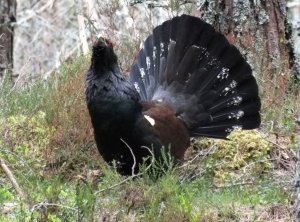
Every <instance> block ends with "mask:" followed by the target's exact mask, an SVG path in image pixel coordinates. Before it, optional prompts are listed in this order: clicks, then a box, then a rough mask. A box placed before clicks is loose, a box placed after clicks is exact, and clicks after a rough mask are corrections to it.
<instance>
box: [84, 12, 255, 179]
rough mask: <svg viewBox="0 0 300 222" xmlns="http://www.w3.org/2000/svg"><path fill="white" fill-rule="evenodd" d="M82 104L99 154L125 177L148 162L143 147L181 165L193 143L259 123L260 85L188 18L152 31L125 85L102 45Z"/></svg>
mask: <svg viewBox="0 0 300 222" xmlns="http://www.w3.org/2000/svg"><path fill="white" fill-rule="evenodd" d="M86 99H87V106H88V109H89V112H90V116H91V120H92V124H93V127H94V134H95V140H96V143H97V147H98V149H99V151H100V153H101V155H102V156H103V158H104V159H105V160H106V161H107V162H108V163H112V162H113V161H115V162H116V165H117V169H118V171H119V172H120V173H122V174H126V175H128V174H132V173H136V172H138V169H139V168H138V166H139V164H141V163H142V162H143V159H144V158H147V157H149V156H150V151H149V150H148V149H146V148H145V147H148V148H150V149H152V150H153V154H154V156H155V157H157V158H159V157H160V156H161V150H162V147H165V148H166V149H165V151H170V154H171V155H172V156H173V157H174V158H175V159H177V160H180V159H182V158H183V155H184V152H185V151H186V149H187V148H188V146H189V138H190V137H191V136H193V137H198V136H209V137H216V138H226V136H227V135H228V133H229V132H230V131H232V130H233V129H234V128H237V127H239V128H243V129H252V128H255V127H258V126H259V124H260V116H259V110H260V100H259V97H258V89H257V84H256V81H255V79H254V77H253V76H252V72H251V68H250V67H249V65H248V64H247V62H246V61H245V60H244V59H243V57H242V56H241V54H240V53H239V52H238V50H237V49H236V48H235V47H234V46H232V45H230V44H229V43H228V41H227V40H226V39H225V37H223V36H222V35H221V34H219V33H217V32H215V31H214V30H213V28H212V27H211V26H210V25H208V24H206V23H204V22H203V21H201V20H200V19H198V18H195V17H192V16H187V15H183V16H181V17H175V18H174V19H172V20H169V21H167V22H165V23H163V24H162V25H161V26H158V27H157V28H156V29H154V31H153V35H150V36H149V37H148V38H147V40H146V41H145V45H144V48H143V49H141V51H140V53H139V55H138V57H137V60H136V62H135V64H134V65H133V67H132V70H131V72H130V77H129V79H127V78H125V76H124V75H123V74H122V73H121V72H120V69H119V67H118V64H117V57H116V55H115V53H114V51H113V47H112V44H111V42H110V41H108V40H105V39H103V38H101V39H99V40H98V42H96V43H95V45H94V46H93V55H92V60H91V67H90V69H89V71H88V74H87V89H86ZM168 148H170V150H169V149H168Z"/></svg>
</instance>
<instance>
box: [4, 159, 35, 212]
mask: <svg viewBox="0 0 300 222" xmlns="http://www.w3.org/2000/svg"><path fill="white" fill-rule="evenodd" d="M0 165H1V168H2V169H3V171H4V173H5V174H6V176H7V177H8V179H9V181H10V182H11V184H12V186H13V187H14V189H15V190H16V191H17V193H18V194H19V196H20V197H21V199H22V200H23V201H24V203H25V204H26V205H27V207H28V206H29V205H28V204H27V202H26V200H27V198H26V194H25V192H24V191H23V189H22V188H21V187H20V186H19V184H18V182H17V180H16V178H15V176H14V175H13V173H12V171H11V170H10V169H9V167H8V166H7V165H6V163H5V161H4V160H3V159H2V158H1V157H0Z"/></svg>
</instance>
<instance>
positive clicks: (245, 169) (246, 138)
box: [198, 130, 272, 185]
mask: <svg viewBox="0 0 300 222" xmlns="http://www.w3.org/2000/svg"><path fill="white" fill-rule="evenodd" d="M228 139H229V140H213V139H203V140H201V141H199V142H198V145H200V146H201V147H212V146H214V147H215V152H214V153H213V154H211V155H210V156H209V157H208V158H207V166H208V168H211V169H212V171H210V172H213V177H214V182H215V184H216V185H220V184H221V185H222V184H224V183H227V182H232V181H236V180H240V179H243V180H249V179H252V178H253V177H260V176H261V175H262V174H263V173H264V172H266V171H268V170H269V169H270V168H271V167H272V161H271V158H270V156H269V152H270V150H271V148H272V146H271V144H270V143H269V142H268V141H266V140H265V139H264V138H263V136H262V135H261V134H260V133H259V132H258V131H255V130H251V131H245V130H244V131H242V130H235V131H233V132H232V133H231V134H230V135H229V137H228Z"/></svg>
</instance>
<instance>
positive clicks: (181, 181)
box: [0, 57, 299, 222]
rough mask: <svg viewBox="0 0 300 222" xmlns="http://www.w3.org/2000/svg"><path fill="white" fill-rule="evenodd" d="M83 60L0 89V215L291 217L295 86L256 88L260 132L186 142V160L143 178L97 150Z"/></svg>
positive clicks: (60, 218)
mask: <svg viewBox="0 0 300 222" xmlns="http://www.w3.org/2000/svg"><path fill="white" fill-rule="evenodd" d="M87 64H88V59H87V58H85V57H79V58H76V59H74V60H73V61H70V62H68V64H65V65H63V66H62V67H61V68H60V70H59V71H58V72H57V73H56V74H55V75H54V77H53V78H50V79H48V80H39V81H36V82H35V83H34V84H32V85H31V86H30V87H26V88H24V89H22V90H19V89H15V88H12V86H11V85H10V84H9V83H6V84H5V85H4V87H3V88H2V89H1V90H0V107H3V108H1V111H0V135H1V136H0V158H1V159H0V164H1V168H0V221H3V222H8V221H53V222H57V221H130V222H132V221H166V222H167V221H168V222H170V221H174V222H175V221H176V222H180V221H273V222H276V221H278V222H279V221H293V220H294V218H295V212H294V207H295V193H294V181H293V178H294V166H295V162H296V154H295V152H296V144H297V141H298V129H297V125H296V123H295V118H296V116H297V111H298V106H296V105H295V104H297V102H298V101H299V100H298V93H299V92H298V88H299V86H298V85H297V84H298V83H294V82H293V81H291V82H292V83H293V84H294V85H295V86H293V87H289V90H284V92H282V89H277V88H268V89H269V91H270V93H269V94H268V93H266V92H264V94H262V103H263V108H262V126H261V128H260V129H258V130H252V131H239V130H237V131H234V132H233V133H232V134H231V135H230V138H229V139H230V140H228V141H224V140H213V139H199V140H193V141H192V146H191V147H190V148H189V149H188V151H187V153H186V160H185V161H184V162H183V163H182V164H181V165H179V166H175V167H174V166H173V163H172V161H169V162H168V164H169V166H170V169H169V170H166V172H165V174H164V175H163V176H161V177H160V178H159V179H157V180H153V179H152V178H150V177H149V176H148V174H147V173H146V172H145V171H143V172H142V173H143V175H142V176H136V175H132V176H131V177H123V176H120V175H119V174H117V173H116V172H115V169H114V168H113V167H109V166H107V164H105V163H104V161H103V160H102V159H101V156H100V155H99V154H98V151H97V149H96V146H95V143H94V140H93V133H92V128H91V124H90V119H89V115H88V113H87V110H86V106H85V100H84V87H85V85H84V73H85V71H86V70H87V67H88V66H87ZM258 81H259V84H262V85H263V86H262V87H267V86H266V85H265V84H266V81H264V80H263V79H258ZM274 85H275V84H274ZM291 85H292V84H291ZM4 172H6V173H4ZM154 173H155V172H154ZM14 179H15V181H14Z"/></svg>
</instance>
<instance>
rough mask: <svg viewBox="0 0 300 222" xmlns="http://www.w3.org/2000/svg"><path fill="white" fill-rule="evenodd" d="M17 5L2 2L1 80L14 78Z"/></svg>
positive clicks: (0, 37)
mask: <svg viewBox="0 0 300 222" xmlns="http://www.w3.org/2000/svg"><path fill="white" fill-rule="evenodd" d="M16 4H17V3H16V0H0V80H2V79H3V77H4V75H8V77H9V78H12V69H13V37H14V29H13V23H14V22H15V21H16Z"/></svg>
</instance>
